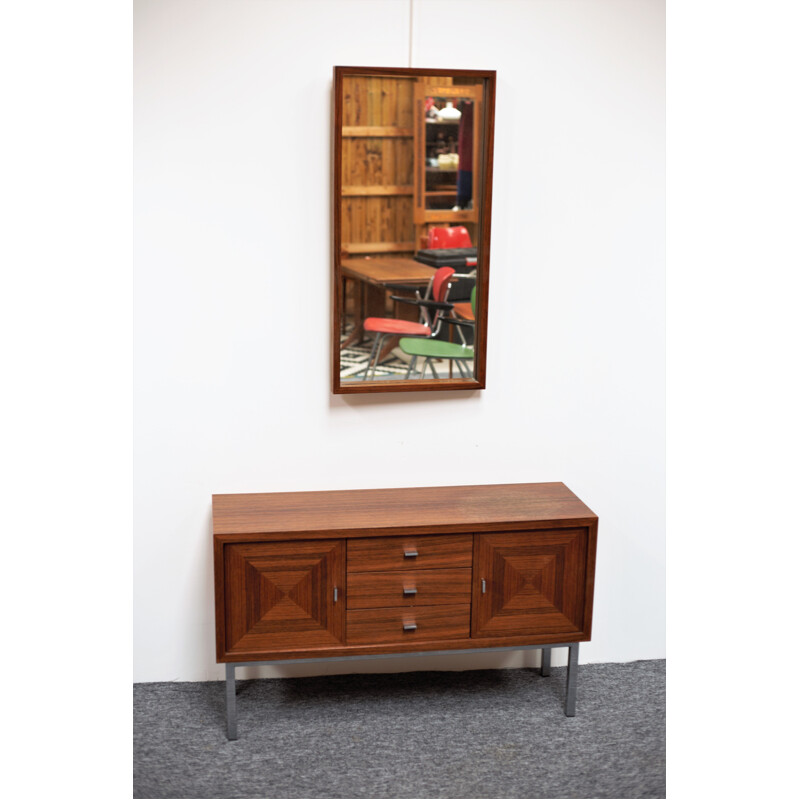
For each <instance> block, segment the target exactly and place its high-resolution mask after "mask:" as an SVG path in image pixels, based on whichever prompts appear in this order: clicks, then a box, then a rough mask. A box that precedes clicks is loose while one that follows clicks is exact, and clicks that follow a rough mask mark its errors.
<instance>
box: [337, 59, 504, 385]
mask: <svg viewBox="0 0 800 800" xmlns="http://www.w3.org/2000/svg"><path fill="white" fill-rule="evenodd" d="M494 97H495V72H494V71H493V70H491V71H489V70H442V69H400V68H398V69H393V68H383V67H375V68H373V67H335V68H334V113H333V231H334V234H333V262H334V267H333V286H334V291H333V336H332V345H333V392H334V393H335V394H349V393H364V392H398V391H406V392H407V391H431V390H442V389H483V388H484V387H485V386H486V335H487V308H488V298H489V241H490V234H491V198H492V149H493V144H494Z"/></svg>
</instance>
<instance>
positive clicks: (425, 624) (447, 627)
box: [347, 605, 470, 644]
mask: <svg viewBox="0 0 800 800" xmlns="http://www.w3.org/2000/svg"><path fill="white" fill-rule="evenodd" d="M469 609H470V607H469V606H468V605H458V606H425V607H422V606H417V607H414V608H365V609H356V610H354V611H348V612H347V643H348V644H397V643H404V642H419V641H427V640H429V639H467V638H469Z"/></svg>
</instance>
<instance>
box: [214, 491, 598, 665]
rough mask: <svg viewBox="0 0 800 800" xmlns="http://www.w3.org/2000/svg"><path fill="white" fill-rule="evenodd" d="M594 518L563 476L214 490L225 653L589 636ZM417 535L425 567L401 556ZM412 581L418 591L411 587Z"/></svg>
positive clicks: (265, 656)
mask: <svg viewBox="0 0 800 800" xmlns="http://www.w3.org/2000/svg"><path fill="white" fill-rule="evenodd" d="M510 518H513V519H510ZM380 524H382V525H384V527H383V528H378V527H377V526H378V525H380ZM597 527H598V523H597V517H596V516H595V515H594V514H593V513H592V512H591V511H590V510H589V509H588V508H587V507H586V506H585V505H584V504H583V503H582V502H581V501H580V500H579V499H578V498H577V497H575V495H573V494H572V493H571V492H570V491H569V490H568V489H567V488H566V487H565V486H564V485H563V484H559V483H554V484H503V485H497V486H471V487H426V488H424V489H393V490H361V491H354V492H296V493H279V494H257V495H217V496H215V497H214V531H215V535H214V576H215V590H214V591H215V603H216V625H217V631H216V633H217V642H216V644H217V660H218V661H219V662H223V663H224V662H246V661H258V660H273V659H275V660H283V659H302V658H319V657H337V656H346V655H375V654H393V653H403V652H412V651H413V652H421V651H427V650H444V651H449V650H460V649H475V648H478V649H480V648H484V647H515V646H524V645H535V644H551V643H557V642H565V641H577V642H585V641H589V640H590V638H591V628H592V606H593V592H594V579H595V575H594V573H595V561H596V546H597ZM219 531H227V532H219ZM464 534H465V535H464ZM464 540H466V542H467V543H469V541H473V543H474V546H473V549H472V551H470V550H469V548H467V562H466V563H465V564H464V566H457V564H460V563H463V562H462V561H460V560H459V561H458V562H455V563H454V559H463V558H464V549H463V546H462V545H460V544H459V542H462V541H464ZM426 543H428V544H431V545H432V548H429V549H427V551H426V549H423V547H425V546H426ZM440 543H444V545H441V544H440ZM456 544H458V547H456V546H455V545H456ZM407 546H414V547H416V549H417V552H418V553H419V555H418V556H417V559H419V558H430V559H431V560H429V561H428V562H427V567H426V568H424V569H419V568H418V567H417V566H416V565H415V567H414V568H409V567H408V566H407V565H406V564H405V556H404V552H405V548H406V547H407ZM348 551H351V554H352V556H353V559H354V564H355V566H356V569H355V570H349V571H348V570H346V566H347V561H348V558H347V552H348ZM445 553H448V554H449V555H448V556H447V557H445ZM387 559H388V563H389V564H390V566H389V568H384V565H385V564H386V563H387ZM401 559H402V560H401ZM470 562H473V569H472V570H471V569H470V566H469V563H470ZM398 564H400V567H397V565H398ZM365 566H366V567H370V568H374V567H379V568H378V569H374V570H373V571H359V567H365ZM470 574H471V576H472V580H471V582H470V580H469V576H470ZM482 579H485V580H486V581H487V592H486V594H484V593H483V592H482V591H481V580H482ZM412 580H413V582H414V583H413V586H414V587H416V588H417V589H418V594H417V595H416V596H411V597H403V596H402V589H403V588H404V587H405V586H407V585H408V586H411V585H412V584H411V583H410V581H412ZM345 581H347V583H345ZM334 586H335V587H337V589H338V596H337V602H335V603H334V602H333V592H332V590H333V587H334ZM470 600H471V603H470ZM395 603H396V604H395ZM446 609H447V610H453V609H455V611H453V613H452V614H449V612H445V611H444V610H446ZM470 609H471V613H470ZM409 611H413V612H414V613H417V612H419V615H418V616H417V617H415V618H414V619H413V620H406V618H405V617H403V616H402V614H403V613H406V612H409ZM465 613H466V617H464V614H465ZM464 618H465V619H466V623H465V624H466V627H463V620H464ZM447 619H449V620H450V622H446V620H447ZM421 620H424V621H425V627H424V629H423V627H422V626H421V625H420V621H421ZM453 620H458V622H457V624H455V626H454V627H453V626H451V625H450V623H452V622H453ZM398 621H399V622H400V623H401V624H400V629H399V630H398V629H397V627H396V623H397V622H398ZM404 621H406V622H408V621H411V622H416V623H417V625H418V629H417V630H418V631H422V630H424V634H423V635H422V636H415V635H408V633H406V632H403V631H402V623H403V622H404ZM351 622H352V623H353V625H355V628H354V629H353V630H351V629H350V623H351ZM434 631H438V634H436V635H434ZM415 633H416V632H415Z"/></svg>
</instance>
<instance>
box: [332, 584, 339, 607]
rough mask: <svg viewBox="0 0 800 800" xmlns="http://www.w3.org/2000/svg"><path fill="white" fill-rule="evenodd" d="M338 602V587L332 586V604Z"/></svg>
mask: <svg viewBox="0 0 800 800" xmlns="http://www.w3.org/2000/svg"><path fill="white" fill-rule="evenodd" d="M338 601H339V587H338V586H334V587H333V602H334V603H337V602H338Z"/></svg>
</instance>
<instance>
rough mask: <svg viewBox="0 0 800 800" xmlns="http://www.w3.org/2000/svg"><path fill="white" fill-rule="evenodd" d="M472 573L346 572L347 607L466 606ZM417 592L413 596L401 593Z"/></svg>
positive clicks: (444, 570)
mask: <svg viewBox="0 0 800 800" xmlns="http://www.w3.org/2000/svg"><path fill="white" fill-rule="evenodd" d="M471 579H472V570H471V569H469V568H468V567H467V568H462V569H418V570H407V569H401V570H395V571H394V572H348V573H347V608H348V609H351V608H408V607H409V606H439V605H464V604H465V603H466V604H469V603H470V601H471V598H472V580H471ZM408 590H416V594H404V591H408Z"/></svg>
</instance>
